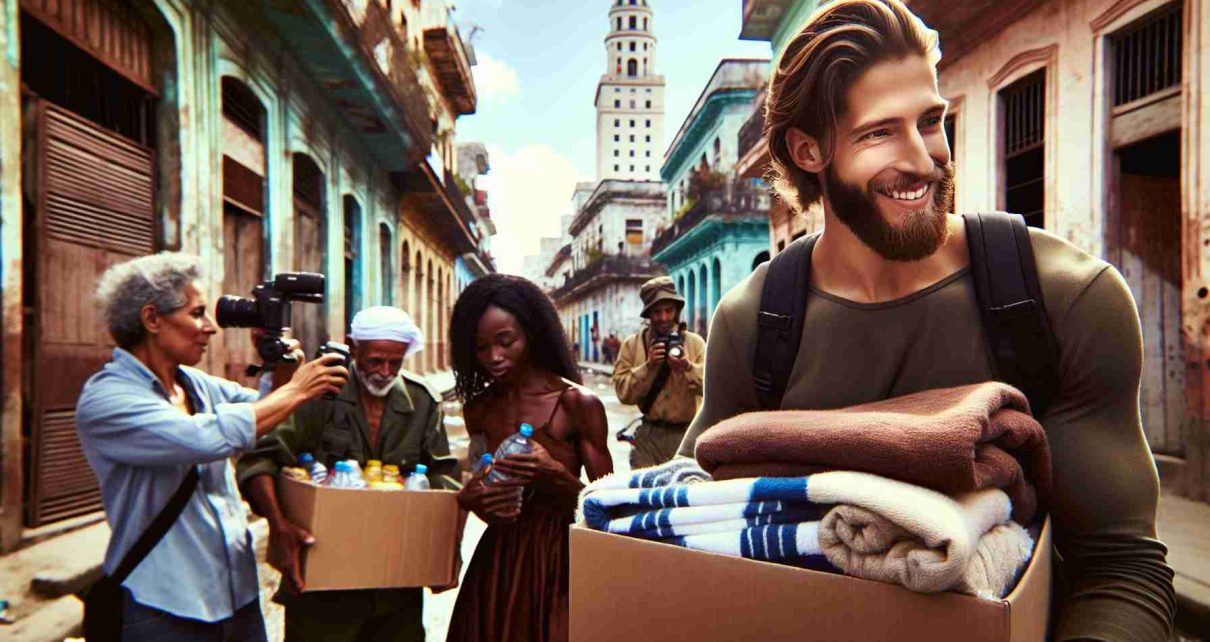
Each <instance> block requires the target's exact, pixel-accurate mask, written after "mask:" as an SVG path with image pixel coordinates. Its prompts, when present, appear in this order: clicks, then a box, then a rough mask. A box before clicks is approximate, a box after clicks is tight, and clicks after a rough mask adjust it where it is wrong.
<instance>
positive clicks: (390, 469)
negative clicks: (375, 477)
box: [382, 464, 399, 474]
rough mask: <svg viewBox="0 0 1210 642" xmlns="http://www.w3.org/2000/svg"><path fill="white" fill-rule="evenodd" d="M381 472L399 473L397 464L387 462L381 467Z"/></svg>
mask: <svg viewBox="0 0 1210 642" xmlns="http://www.w3.org/2000/svg"><path fill="white" fill-rule="evenodd" d="M382 472H384V473H395V474H399V466H396V465H395V464H387V465H385V466H383V467H382Z"/></svg>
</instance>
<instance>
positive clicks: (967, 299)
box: [680, 229, 1175, 642]
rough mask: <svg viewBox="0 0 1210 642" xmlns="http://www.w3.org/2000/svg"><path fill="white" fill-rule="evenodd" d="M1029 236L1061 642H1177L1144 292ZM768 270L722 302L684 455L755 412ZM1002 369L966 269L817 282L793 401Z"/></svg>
mask: <svg viewBox="0 0 1210 642" xmlns="http://www.w3.org/2000/svg"><path fill="white" fill-rule="evenodd" d="M1030 238H1031V240H1032V243H1033V248H1034V255H1035V261H1036V263H1037V266H1038V278H1039V281H1040V283H1041V288H1042V298H1043V301H1044V303H1045V305H1046V310H1047V314H1048V315H1049V317H1050V323H1051V326H1052V328H1053V330H1054V333H1055V337H1056V339H1057V341H1058V346H1059V374H1060V385H1059V391H1058V395H1057V397H1056V398H1055V400H1054V402H1052V404H1051V407H1050V408H1049V409H1048V411H1047V413H1046V415H1045V416H1044V417H1042V418H1041V423H1042V425H1043V427H1044V428H1045V429H1046V434H1047V437H1048V438H1049V441H1050V448H1051V455H1052V459H1053V467H1054V490H1053V496H1052V497H1051V501H1050V505H1051V517H1052V520H1053V524H1054V529H1055V530H1054V532H1055V544H1056V551H1057V553H1058V554H1059V555H1060V557H1061V558H1062V561H1063V564H1062V568H1063V578H1064V584H1065V590H1061V594H1060V595H1057V596H1056V599H1059V600H1060V604H1059V611H1058V622H1057V624H1056V628H1055V639H1056V640H1076V639H1092V640H1107V641H1115V642H1116V641H1118V640H1131V641H1134V640H1140V641H1142V640H1148V641H1150V640H1155V641H1159V640H1167V639H1168V634H1169V630H1170V628H1171V623H1172V619H1173V617H1174V613H1175V595H1174V592H1173V588H1172V569H1171V568H1170V567H1168V565H1167V564H1166V562H1165V555H1166V548H1165V547H1164V546H1163V544H1161V543H1160V542H1159V541H1158V540H1156V532H1155V515H1156V504H1157V502H1158V499H1159V478H1158V475H1157V474H1156V469H1155V464H1154V462H1153V460H1152V458H1151V453H1150V450H1149V449H1148V447H1147V442H1146V439H1145V437H1144V434H1143V430H1142V425H1141V422H1140V419H1139V381H1140V377H1141V372H1142V359H1143V348H1142V337H1141V332H1140V329H1139V319H1138V313H1137V311H1136V309H1135V305H1134V300H1133V299H1132V298H1131V295H1130V291H1129V289H1128V287H1127V285H1126V283H1125V281H1124V280H1123V279H1122V276H1121V275H1120V274H1119V273H1118V271H1117V270H1115V269H1114V268H1113V267H1112V266H1110V265H1109V264H1107V263H1105V262H1104V261H1102V260H1100V259H1097V258H1095V257H1093V256H1091V255H1089V254H1087V253H1085V252H1083V251H1081V250H1079V249H1077V248H1076V247H1075V246H1073V245H1071V244H1069V243H1067V242H1066V241H1064V240H1062V239H1060V238H1058V237H1056V236H1054V235H1051V234H1049V233H1047V232H1044V231H1041V230H1034V229H1031V230H1030ZM766 268H767V266H761V267H759V268H757V269H756V271H755V272H753V273H752V275H751V276H749V277H748V278H747V279H746V280H744V281H743V282H741V283H740V284H739V285H737V286H736V287H735V288H733V289H732V290H731V291H730V292H729V293H728V294H727V295H726V296H725V297H723V300H722V301H721V302H720V303H719V306H718V309H717V310H716V312H715V315H714V319H713V321H712V324H711V327H710V335H709V342H708V344H707V350H706V377H705V391H704V398H703V401H702V406H701V409H700V411H699V412H698V414H697V416H696V417H695V418H694V421H693V423H692V425H690V427H689V429H688V431H687V433H686V435H685V440H684V442H683V443H682V444H681V450H680V454H682V455H685V456H692V455H693V447H694V444H695V442H696V440H697V437H698V436H699V435H700V434H701V433H702V432H703V431H705V430H708V429H709V428H710V427H711V426H713V425H715V424H716V423H718V422H719V421H722V420H724V419H727V418H729V417H732V416H735V415H737V414H740V413H743V412H748V411H752V410H757V409H758V404H757V400H756V393H755V390H754V388H753V386H752V385H751V383H750V382H751V381H752V359H753V355H754V353H755V344H756V315H757V311H758V310H759V307H760V296H761V288H762V287H763V285H764V280H765V273H766ZM993 378H994V375H993V368H992V360H991V355H990V352H989V350H988V346H987V342H986V339H985V337H984V334H983V323H982V320H981V319H980V315H979V309H978V303H977V300H976V297H975V289H974V281H973V277H972V276H971V273H970V269H969V268H964V269H962V270H960V271H958V272H956V273H954V274H952V275H950V276H949V277H947V278H945V279H942V280H941V281H940V282H938V283H935V284H933V285H931V286H929V287H927V288H925V289H923V290H920V291H918V292H916V293H913V294H911V295H909V296H906V297H903V298H901V299H897V300H894V301H888V302H882V303H872V304H869V303H856V302H853V301H848V300H845V299H842V298H839V297H836V296H833V295H831V294H828V293H826V292H822V291H819V290H818V289H814V288H813V289H812V291H811V293H810V295H809V297H808V302H807V315H806V318H805V319H804V323H803V335H802V344H801V348H800V350H799V353H798V357H797V360H796V362H795V364H794V369H793V371H792V372H791V375H790V379H789V382H788V384H787V386H786V393H785V396H784V397H783V399H782V408H784V409H829V408H842V407H846V406H852V405H856V404H861V403H867V402H870V401H876V400H881V399H888V398H891V397H897V396H900V395H905V394H909V393H913V392H918V391H921V390H928V389H933V388H944V387H949V386H957V385H963V384H970V383H978V382H982V381H987V380H990V379H993ZM745 383H747V385H745Z"/></svg>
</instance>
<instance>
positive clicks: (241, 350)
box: [222, 203, 265, 387]
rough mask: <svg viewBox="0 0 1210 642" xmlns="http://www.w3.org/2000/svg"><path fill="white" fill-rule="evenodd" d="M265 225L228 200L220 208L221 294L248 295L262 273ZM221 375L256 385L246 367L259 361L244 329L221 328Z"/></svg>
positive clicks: (250, 336)
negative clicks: (223, 357)
mask: <svg viewBox="0 0 1210 642" xmlns="http://www.w3.org/2000/svg"><path fill="white" fill-rule="evenodd" d="M264 234H265V233H264V224H263V220H262V219H261V217H259V216H257V215H256V214H253V213H252V212H249V211H247V210H245V209H242V208H239V207H236V206H234V205H232V204H230V203H228V204H227V205H226V206H225V207H224V208H223V293H224V294H234V295H237V296H242V297H251V296H252V288H254V287H256V285H257V284H258V283H260V282H261V280H262V279H261V277H262V275H263V273H264ZM222 344H223V353H224V356H225V359H224V364H223V376H224V377H226V378H227V379H230V380H231V381H238V382H240V383H242V384H244V385H246V386H251V387H255V384H256V377H250V376H248V375H247V374H246V370H247V368H248V366H249V365H251V364H260V357H258V356H257V354H256V346H254V345H253V344H252V334H251V332H249V331H248V330H247V329H244V328H223V330H222Z"/></svg>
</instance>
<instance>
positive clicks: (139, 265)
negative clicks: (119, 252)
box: [97, 252, 202, 350]
mask: <svg viewBox="0 0 1210 642" xmlns="http://www.w3.org/2000/svg"><path fill="white" fill-rule="evenodd" d="M201 278H202V265H201V261H200V259H198V257H196V256H194V255H192V254H184V253H181V252H160V253H159V254H152V255H150V256H140V257H139V258H137V259H132V260H129V261H125V262H123V263H118V264H116V265H113V266H111V267H110V268H109V269H108V270H105V273H104V274H102V275H101V279H100V280H99V281H98V282H97V303H98V305H99V306H100V308H101V314H102V316H103V317H104V318H105V323H106V324H107V325H108V326H109V334H111V335H113V339H114V341H116V342H117V343H118V347H120V348H123V349H127V350H129V349H130V348H133V347H134V346H136V345H138V344H139V343H140V342H142V341H143V339H144V338H145V337H146V336H147V330H146V329H145V328H144V327H143V319H142V316H141V315H140V312H139V311H140V310H142V309H143V306H145V305H147V304H148V303H150V304H152V305H154V306H155V309H156V312H159V313H160V314H168V313H171V312H172V311H173V310H177V309H179V308H180V307H181V306H183V305H185V303H186V302H187V299H186V297H185V288H186V287H187V286H188V285H190V284H191V283H193V282H194V281H197V280H199V279H201Z"/></svg>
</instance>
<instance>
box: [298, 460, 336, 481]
mask: <svg viewBox="0 0 1210 642" xmlns="http://www.w3.org/2000/svg"><path fill="white" fill-rule="evenodd" d="M298 465H300V466H302V467H303V469H305V470H306V471H307V473H308V474H309V475H311V483H312V484H315V485H317V486H323V485H324V484H327V483H328V481H329V479H328V467H327V466H324V465H323V464H321V463H319V462H317V461H315V457H313V456H312V455H311V453H303V454H301V455H299V456H298Z"/></svg>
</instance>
